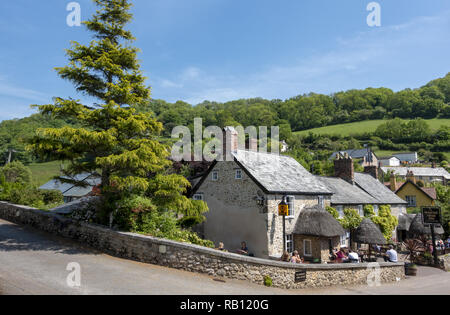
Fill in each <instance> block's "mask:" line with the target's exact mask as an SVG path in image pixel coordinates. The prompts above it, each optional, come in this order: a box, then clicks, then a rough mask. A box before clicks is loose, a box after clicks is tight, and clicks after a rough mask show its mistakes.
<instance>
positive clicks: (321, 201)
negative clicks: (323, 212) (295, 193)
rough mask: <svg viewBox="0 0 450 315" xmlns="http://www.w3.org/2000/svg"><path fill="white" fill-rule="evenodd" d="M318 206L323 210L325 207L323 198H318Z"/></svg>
mask: <svg viewBox="0 0 450 315" xmlns="http://www.w3.org/2000/svg"><path fill="white" fill-rule="evenodd" d="M319 206H320V207H322V208H324V207H325V199H324V198H323V196H319Z"/></svg>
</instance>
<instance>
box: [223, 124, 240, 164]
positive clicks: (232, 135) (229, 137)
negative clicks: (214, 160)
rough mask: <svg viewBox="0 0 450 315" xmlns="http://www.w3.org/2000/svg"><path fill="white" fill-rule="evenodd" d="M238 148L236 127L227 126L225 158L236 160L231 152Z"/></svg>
mask: <svg viewBox="0 0 450 315" xmlns="http://www.w3.org/2000/svg"><path fill="white" fill-rule="evenodd" d="M237 150H238V132H237V131H236V129H234V127H225V128H224V129H223V160H224V161H234V158H233V156H232V155H231V153H233V152H237Z"/></svg>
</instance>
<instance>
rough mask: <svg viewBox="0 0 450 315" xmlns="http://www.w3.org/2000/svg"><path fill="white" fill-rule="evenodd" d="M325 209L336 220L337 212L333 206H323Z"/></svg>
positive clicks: (337, 217)
mask: <svg viewBox="0 0 450 315" xmlns="http://www.w3.org/2000/svg"><path fill="white" fill-rule="evenodd" d="M325 210H327V211H328V213H329V214H331V215H332V216H333V218H335V219H336V220H338V219H339V212H338V211H337V210H336V209H335V208H333V207H325Z"/></svg>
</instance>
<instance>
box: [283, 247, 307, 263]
mask: <svg viewBox="0 0 450 315" xmlns="http://www.w3.org/2000/svg"><path fill="white" fill-rule="evenodd" d="M281 261H284V262H290V263H293V264H303V263H304V262H305V261H304V259H303V258H301V257H300V255H299V253H298V251H296V250H295V251H294V252H293V253H292V255H290V254H289V252H287V251H286V252H284V253H283V256H281Z"/></svg>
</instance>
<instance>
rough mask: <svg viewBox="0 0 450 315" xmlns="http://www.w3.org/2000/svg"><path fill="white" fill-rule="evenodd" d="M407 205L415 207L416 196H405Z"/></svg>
mask: <svg viewBox="0 0 450 315" xmlns="http://www.w3.org/2000/svg"><path fill="white" fill-rule="evenodd" d="M406 202H407V203H408V207H417V201H416V196H406Z"/></svg>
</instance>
